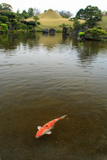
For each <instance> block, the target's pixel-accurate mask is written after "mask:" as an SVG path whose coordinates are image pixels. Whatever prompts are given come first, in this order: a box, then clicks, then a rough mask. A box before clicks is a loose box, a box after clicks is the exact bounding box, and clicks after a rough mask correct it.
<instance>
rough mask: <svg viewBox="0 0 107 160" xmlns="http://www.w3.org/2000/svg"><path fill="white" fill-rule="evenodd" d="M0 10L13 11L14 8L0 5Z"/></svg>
mask: <svg viewBox="0 0 107 160" xmlns="http://www.w3.org/2000/svg"><path fill="white" fill-rule="evenodd" d="M0 10H1V11H12V6H11V5H10V4H7V3H2V4H0Z"/></svg>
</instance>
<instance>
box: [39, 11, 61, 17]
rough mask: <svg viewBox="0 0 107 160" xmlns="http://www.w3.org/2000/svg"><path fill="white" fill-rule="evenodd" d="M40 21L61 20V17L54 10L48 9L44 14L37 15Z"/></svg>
mask: <svg viewBox="0 0 107 160" xmlns="http://www.w3.org/2000/svg"><path fill="white" fill-rule="evenodd" d="M38 17H39V18H40V19H61V18H62V17H61V16H60V15H59V14H57V13H56V12H55V11H54V10H52V9H49V10H47V11H46V12H44V13H42V14H40V15H38Z"/></svg>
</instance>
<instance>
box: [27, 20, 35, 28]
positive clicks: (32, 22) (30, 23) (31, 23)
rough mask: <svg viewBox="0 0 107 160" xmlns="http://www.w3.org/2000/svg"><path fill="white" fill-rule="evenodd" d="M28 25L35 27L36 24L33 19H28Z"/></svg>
mask: <svg viewBox="0 0 107 160" xmlns="http://www.w3.org/2000/svg"><path fill="white" fill-rule="evenodd" d="M28 25H32V26H33V27H35V26H36V22H34V21H29V22H28Z"/></svg>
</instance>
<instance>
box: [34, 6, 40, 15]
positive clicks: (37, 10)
mask: <svg viewBox="0 0 107 160" xmlns="http://www.w3.org/2000/svg"><path fill="white" fill-rule="evenodd" d="M40 13H41V12H40V10H39V9H38V8H34V9H33V14H34V16H35V15H39V14H40Z"/></svg>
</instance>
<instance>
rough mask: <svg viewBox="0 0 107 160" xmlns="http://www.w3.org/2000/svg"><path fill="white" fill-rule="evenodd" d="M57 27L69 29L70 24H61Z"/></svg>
mask: <svg viewBox="0 0 107 160" xmlns="http://www.w3.org/2000/svg"><path fill="white" fill-rule="evenodd" d="M59 27H61V28H63V27H71V25H70V24H65V23H62V24H61V25H59Z"/></svg>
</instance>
